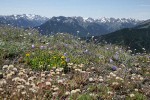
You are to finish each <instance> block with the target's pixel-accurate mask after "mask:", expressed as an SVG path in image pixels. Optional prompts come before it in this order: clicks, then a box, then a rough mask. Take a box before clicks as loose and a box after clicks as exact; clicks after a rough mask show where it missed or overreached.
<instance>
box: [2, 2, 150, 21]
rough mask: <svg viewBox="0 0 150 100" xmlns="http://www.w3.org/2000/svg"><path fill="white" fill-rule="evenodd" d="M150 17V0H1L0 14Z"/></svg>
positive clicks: (142, 18) (143, 18)
mask: <svg viewBox="0 0 150 100" xmlns="http://www.w3.org/2000/svg"><path fill="white" fill-rule="evenodd" d="M12 14H37V15H41V16H46V17H53V16H82V17H85V18H87V17H92V18H101V17H108V18H109V17H114V18H135V19H141V20H146V19H150V0H0V15H12Z"/></svg>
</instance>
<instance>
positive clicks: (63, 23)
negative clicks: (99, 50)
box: [38, 16, 142, 36]
mask: <svg viewBox="0 0 150 100" xmlns="http://www.w3.org/2000/svg"><path fill="white" fill-rule="evenodd" d="M141 22H142V21H141V20H136V19H132V18H128V19H127V18H120V19H119V18H105V17H103V18H99V19H93V18H83V17H64V16H59V17H52V18H51V19H49V20H48V21H47V22H46V23H44V24H42V25H41V26H39V27H38V30H39V31H40V32H41V33H43V34H51V33H57V32H64V33H72V34H74V35H78V36H87V34H89V36H99V35H102V34H107V33H111V32H114V31H116V30H120V29H123V28H131V27H135V26H136V25H138V24H139V23H141ZM77 31H78V33H77Z"/></svg>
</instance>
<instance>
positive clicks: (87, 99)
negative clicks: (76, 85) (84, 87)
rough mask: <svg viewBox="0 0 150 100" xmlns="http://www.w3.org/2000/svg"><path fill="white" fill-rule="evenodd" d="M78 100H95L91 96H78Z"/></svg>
mask: <svg viewBox="0 0 150 100" xmlns="http://www.w3.org/2000/svg"><path fill="white" fill-rule="evenodd" d="M77 100H94V98H93V97H92V96H90V95H89V94H81V95H79V96H78V98H77Z"/></svg>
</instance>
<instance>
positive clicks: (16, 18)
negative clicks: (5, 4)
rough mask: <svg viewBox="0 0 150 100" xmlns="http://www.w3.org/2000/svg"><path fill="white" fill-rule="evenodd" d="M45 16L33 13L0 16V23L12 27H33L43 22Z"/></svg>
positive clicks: (45, 19)
mask: <svg viewBox="0 0 150 100" xmlns="http://www.w3.org/2000/svg"><path fill="white" fill-rule="evenodd" d="M47 20H48V18H46V17H42V16H39V15H33V14H22V15H9V16H0V25H11V26H14V27H23V28H27V27H35V26H39V25H41V24H43V23H45V22H46V21H47Z"/></svg>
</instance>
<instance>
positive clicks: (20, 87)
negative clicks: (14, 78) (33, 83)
mask: <svg viewBox="0 0 150 100" xmlns="http://www.w3.org/2000/svg"><path fill="white" fill-rule="evenodd" d="M24 88H25V86H24V85H18V86H17V89H24Z"/></svg>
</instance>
